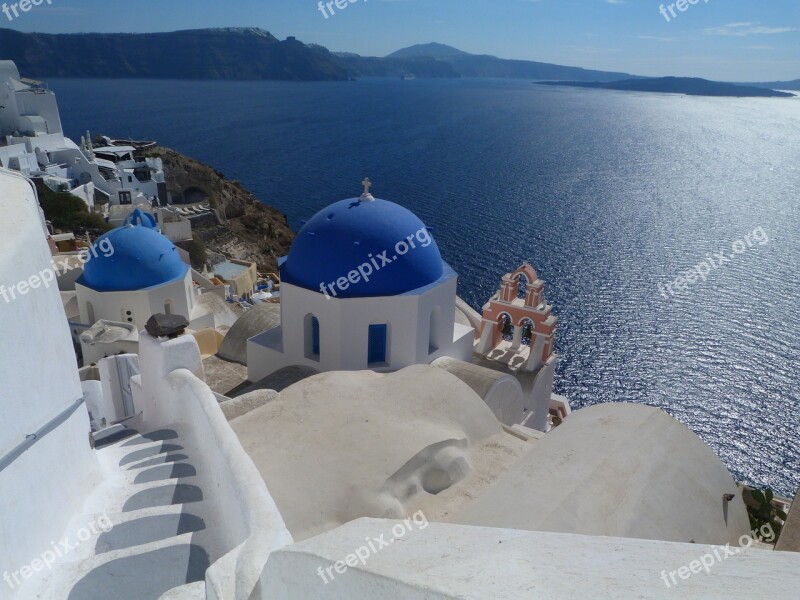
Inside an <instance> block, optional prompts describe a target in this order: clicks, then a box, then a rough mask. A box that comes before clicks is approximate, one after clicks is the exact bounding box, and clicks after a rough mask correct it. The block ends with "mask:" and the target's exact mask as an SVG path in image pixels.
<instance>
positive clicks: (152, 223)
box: [125, 208, 158, 229]
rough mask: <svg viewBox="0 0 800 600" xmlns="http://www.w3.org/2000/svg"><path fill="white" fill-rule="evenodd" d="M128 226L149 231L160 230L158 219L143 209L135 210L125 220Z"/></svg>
mask: <svg viewBox="0 0 800 600" xmlns="http://www.w3.org/2000/svg"><path fill="white" fill-rule="evenodd" d="M125 224H126V225H138V226H140V227H147V228H148V229H158V225H157V224H156V219H155V217H154V216H153V215H151V214H150V213H147V212H144V211H143V210H142V209H141V208H137V209H135V210H134V211H133V212H132V213H131V214H130V215H128V218H127V219H125Z"/></svg>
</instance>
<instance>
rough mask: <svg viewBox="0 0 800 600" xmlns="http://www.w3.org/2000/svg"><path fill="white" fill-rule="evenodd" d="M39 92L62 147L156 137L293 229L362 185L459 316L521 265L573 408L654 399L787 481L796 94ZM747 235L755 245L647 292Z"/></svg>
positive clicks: (560, 386)
mask: <svg viewBox="0 0 800 600" xmlns="http://www.w3.org/2000/svg"><path fill="white" fill-rule="evenodd" d="M51 87H52V88H53V89H54V90H56V91H57V92H58V94H59V100H60V106H61V112H62V117H63V119H64V123H65V127H66V129H67V133H68V134H69V135H71V136H72V137H73V138H79V137H80V135H81V134H82V132H83V131H84V130H85V129H87V128H91V129H92V131H93V132H97V133H99V132H103V133H107V134H109V135H112V136H115V137H128V136H129V137H133V138H135V139H147V138H149V139H157V140H159V141H160V142H161V143H163V144H165V145H168V146H172V147H174V148H175V149H177V150H179V151H181V152H183V153H186V154H189V155H191V156H194V157H196V158H198V159H200V160H202V161H204V162H206V163H209V164H211V165H213V166H214V167H216V168H217V169H219V170H221V171H223V172H224V173H225V174H226V175H227V176H228V177H229V178H232V179H239V180H241V181H242V183H243V184H244V185H245V186H246V187H247V188H249V189H250V190H251V191H253V192H254V193H255V194H256V195H257V196H258V197H259V198H261V199H263V200H264V201H265V202H267V203H270V204H273V205H275V206H277V207H278V208H280V209H281V210H283V211H284V212H286V213H287V214H288V215H289V217H290V221H291V224H292V225H293V226H294V227H295V228H297V227H298V226H299V223H300V220H301V219H305V218H308V217H309V216H311V215H312V214H313V213H314V212H316V211H317V210H318V209H320V208H322V207H323V206H325V205H326V204H329V203H331V202H333V201H335V200H338V199H341V198H345V197H351V196H355V195H358V193H359V192H360V186H359V182H360V181H361V180H362V179H363V178H364V176H369V177H370V178H371V179H372V180H373V181H374V182H375V187H374V188H373V191H374V192H375V195H376V196H379V197H383V198H386V199H389V200H393V201H395V202H399V203H401V204H403V205H405V206H407V207H408V208H410V209H411V210H413V211H414V212H415V213H417V214H418V215H419V216H420V217H421V218H422V219H423V220H424V221H425V222H426V223H427V224H428V225H430V226H432V227H433V228H434V235H435V237H436V239H437V242H438V244H439V246H440V248H441V249H442V251H443V254H444V256H445V258H446V260H447V261H448V262H449V263H450V264H451V265H453V267H454V268H455V269H456V270H457V271H458V272H459V274H460V276H461V278H460V293H461V295H462V296H463V297H464V298H466V299H467V300H468V301H469V302H470V303H471V304H472V305H473V306H475V307H476V308H479V307H480V306H481V305H482V304H483V302H484V301H485V300H486V299H487V298H488V297H489V296H490V295H491V294H492V293H493V292H494V291H495V289H496V287H497V285H498V281H499V278H500V276H501V275H502V274H503V273H505V272H507V271H509V270H511V269H513V268H514V267H516V266H517V265H518V264H519V263H520V262H521V261H522V260H524V259H527V260H530V261H531V263H532V264H533V265H534V266H535V268H536V269H537V271H538V272H539V274H540V276H541V277H542V278H543V279H544V280H546V282H547V295H548V298H549V300H550V301H551V302H552V304H553V305H554V307H555V312H556V314H557V315H558V317H559V321H560V326H559V330H558V343H557V349H558V352H559V354H560V355H561V365H560V369H559V373H558V377H557V390H558V392H559V393H562V394H564V395H566V396H567V397H568V398H569V399H570V401H571V404H572V405H573V407H574V408H579V407H582V406H586V405H590V404H595V403H598V402H612V401H627V402H640V403H646V404H651V405H654V406H659V407H662V408H664V409H665V410H667V411H669V412H670V413H671V414H672V415H674V416H675V417H676V418H678V419H679V420H680V421H682V422H683V423H685V424H686V425H688V426H689V427H690V428H692V429H693V430H694V431H695V432H697V433H698V434H699V435H701V436H702V437H703V439H704V440H705V441H706V442H707V443H709V444H710V445H711V446H712V447H713V448H714V450H715V451H716V452H717V453H718V454H719V455H720V456H722V458H723V460H724V461H725V462H726V464H727V465H728V466H729V467H730V469H731V470H732V471H733V473H734V475H735V477H737V478H738V479H739V480H742V481H746V482H749V483H756V484H761V485H771V486H773V487H774V488H775V489H776V491H778V492H779V493H782V494H788V495H794V493H795V491H796V489H797V487H798V485H800V465H799V464H798V463H799V461H800V432H799V431H798V409H800V385H799V382H800V375H798V370H797V366H798V362H799V361H798V359H800V305H799V303H798V298H797V295H798V292H800V278H799V277H798V268H799V267H800V208H798V203H799V202H800V194H799V193H798V192H799V191H800V99H790V100H782V99H724V98H723V99H720V98H691V97H684V96H673V95H659V94H638V93H624V92H611V91H601V90H581V89H569V88H547V87H543V86H536V85H532V84H531V83H529V82H526V81H516V82H508V81H485V80H484V81H479V80H460V81H426V80H416V81H411V82H402V81H395V80H366V81H360V82H357V83H282V82H244V83H231V82H174V81H74V80H70V81H65V80H61V81H53V82H51ZM757 227H762V228H763V230H764V231H765V232H766V233H767V235H768V236H769V243H767V244H764V245H760V244H758V243H755V244H754V245H753V246H752V247H748V248H747V250H746V251H745V252H744V253H742V254H738V255H736V256H735V257H734V258H733V259H731V260H730V261H729V262H727V263H725V264H724V265H722V266H720V267H719V268H718V269H714V270H713V271H712V272H711V273H710V275H709V276H708V279H707V281H705V282H703V281H698V282H697V283H695V284H693V285H691V286H690V287H689V289H688V291H686V292H684V293H683V294H681V295H680V296H676V297H671V296H670V294H669V293H668V292H664V293H665V294H666V295H667V296H668V297H669V299H665V298H664V297H662V295H661V294H660V293H659V287H658V286H659V284H666V283H670V282H672V281H673V280H674V279H675V278H676V277H677V276H678V275H680V274H681V272H683V271H685V270H686V269H689V268H690V267H692V266H693V265H696V264H698V263H700V262H701V261H702V260H704V259H705V258H706V257H707V256H709V255H711V256H712V257H714V256H715V255H716V253H718V252H720V251H724V252H725V253H726V255H728V256H729V255H731V254H732V252H731V244H732V243H733V242H734V241H736V240H738V239H743V238H744V236H745V235H746V234H749V233H751V232H752V231H753V230H755V229H756V228H757ZM751 239H752V238H751ZM321 259H322V260H324V257H321ZM662 291H663V289H662Z"/></svg>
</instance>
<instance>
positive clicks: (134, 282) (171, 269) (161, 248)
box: [78, 225, 189, 292]
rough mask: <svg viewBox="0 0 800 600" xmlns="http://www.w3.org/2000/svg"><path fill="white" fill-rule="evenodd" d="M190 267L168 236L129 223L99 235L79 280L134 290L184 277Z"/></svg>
mask: <svg viewBox="0 0 800 600" xmlns="http://www.w3.org/2000/svg"><path fill="white" fill-rule="evenodd" d="M188 270H189V265H187V264H186V263H184V262H183V261H182V260H181V257H180V255H179V254H178V249H177V248H176V247H175V245H174V244H173V243H172V242H170V241H169V240H168V239H167V238H166V237H164V236H163V235H161V234H160V233H158V232H157V231H155V230H153V229H148V228H147V227H134V226H132V225H126V226H125V227H120V228H118V229H114V230H113V231H110V232H108V233H106V234H105V235H102V236H101V237H99V238H97V241H96V242H95V243H94V245H93V246H92V249H91V251H90V252H89V260H88V261H87V262H86V265H85V266H84V267H83V275H81V277H80V278H79V279H78V283H80V284H81V285H84V286H86V287H88V288H91V289H93V290H96V291H98V292H130V291H135V290H143V289H147V288H150V287H154V286H157V285H162V284H164V283H170V282H172V281H176V280H178V279H183V277H184V276H185V275H186V272H187V271H188Z"/></svg>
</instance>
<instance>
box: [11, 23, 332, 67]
mask: <svg viewBox="0 0 800 600" xmlns="http://www.w3.org/2000/svg"><path fill="white" fill-rule="evenodd" d="M0 57H2V58H3V59H9V60H13V61H14V62H16V63H17V67H19V70H20V72H22V73H24V74H25V75H26V76H27V77H87V78H114V77H119V78H127V77H138V78H153V79H281V80H342V79H346V78H347V75H346V73H345V71H344V70H343V69H342V68H341V67H339V66H338V65H337V64H336V63H335V62H334V60H333V57H332V55H331V53H330V52H328V50H326V49H325V48H322V47H321V46H314V47H310V46H306V45H305V44H303V43H301V42H299V41H297V40H295V39H294V38H288V39H286V40H284V41H279V40H278V39H277V38H276V37H275V36H273V35H272V34H270V33H269V32H267V31H264V30H262V29H252V28H234V29H199V30H189V31H175V32H170V33H143V34H101V33H81V34H58V35H52V34H43V33H21V32H18V31H13V30H10V29H0Z"/></svg>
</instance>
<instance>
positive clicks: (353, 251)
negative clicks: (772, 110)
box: [247, 180, 475, 381]
mask: <svg viewBox="0 0 800 600" xmlns="http://www.w3.org/2000/svg"><path fill="white" fill-rule="evenodd" d="M364 183H365V192H364V194H362V196H361V197H360V198H352V199H347V200H341V201H339V202H336V203H334V204H331V205H330V206H328V207H327V208H324V209H323V210H321V211H319V212H318V213H317V214H316V215H314V216H313V217H312V218H311V219H310V220H309V221H308V222H307V223H306V224H305V225H304V226H303V227H302V228H301V230H300V232H299V233H298V235H297V239H296V240H295V242H294V244H293V245H292V248H291V250H290V252H289V255H288V256H287V257H285V258H284V259H282V262H281V265H280V271H281V324H280V325H279V326H277V327H275V328H274V329H271V330H268V331H265V332H263V333H261V334H260V335H257V336H255V337H253V338H251V339H250V340H249V341H248V349H247V365H248V379H249V380H250V381H259V380H261V379H263V378H264V377H267V376H268V375H271V374H272V373H274V372H275V371H278V370H279V369H282V368H284V367H289V366H298V365H300V366H306V367H311V368H314V369H316V370H318V371H357V370H364V369H370V370H373V371H379V372H384V371H396V370H398V369H402V368H404V367H407V366H409V365H414V364H429V363H430V362H432V361H434V360H436V359H437V358H440V357H448V356H449V357H452V358H457V359H459V360H463V361H469V360H470V359H471V357H472V346H473V341H474V335H475V330H474V329H473V328H472V327H468V326H466V325H461V324H459V323H456V322H455V305H456V285H457V280H458V275H457V274H456V272H455V271H454V270H453V269H452V268H451V267H450V266H449V265H448V264H447V263H446V262H445V261H444V260H443V259H442V256H441V254H440V253H439V249H438V247H437V246H436V242H435V240H434V239H433V237H432V236H431V234H430V231H429V229H428V228H427V227H426V226H425V224H424V223H423V222H422V221H421V220H420V219H419V218H418V217H416V216H415V215H414V214H413V213H412V212H411V211H409V210H407V209H406V208H403V207H402V206H400V205H398V204H395V203H392V202H388V201H386V200H380V199H376V198H374V197H373V196H372V195H371V194H370V193H369V186H370V183H369V181H368V180H366V181H365V182H364Z"/></svg>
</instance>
